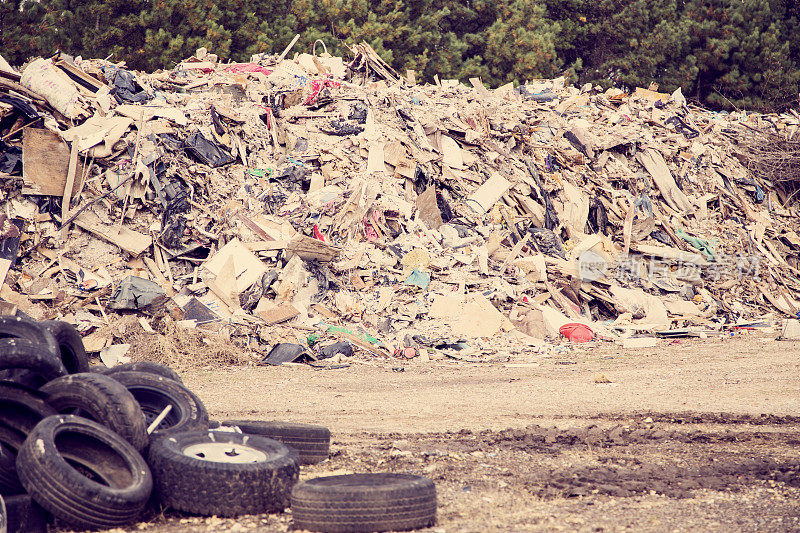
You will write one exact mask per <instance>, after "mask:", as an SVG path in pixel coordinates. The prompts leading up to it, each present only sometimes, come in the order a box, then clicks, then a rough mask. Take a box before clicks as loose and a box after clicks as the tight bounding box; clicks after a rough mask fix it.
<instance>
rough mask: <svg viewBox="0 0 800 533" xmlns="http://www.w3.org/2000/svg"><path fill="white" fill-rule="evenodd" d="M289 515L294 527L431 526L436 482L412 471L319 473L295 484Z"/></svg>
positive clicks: (341, 529) (333, 532)
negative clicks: (403, 472) (391, 472)
mask: <svg viewBox="0 0 800 533" xmlns="http://www.w3.org/2000/svg"><path fill="white" fill-rule="evenodd" d="M292 517H293V519H294V525H295V527H296V528H298V529H307V530H310V531H322V532H330V533H338V532H350V531H404V530H409V529H420V528H425V527H430V526H432V525H434V524H435V523H436V486H435V485H434V484H433V481H431V480H430V479H427V478H424V477H420V476H415V475H411V474H352V475H344V476H327V477H319V478H316V479H310V480H308V481H304V482H303V483H299V484H297V485H296V486H295V487H294V489H293V490H292Z"/></svg>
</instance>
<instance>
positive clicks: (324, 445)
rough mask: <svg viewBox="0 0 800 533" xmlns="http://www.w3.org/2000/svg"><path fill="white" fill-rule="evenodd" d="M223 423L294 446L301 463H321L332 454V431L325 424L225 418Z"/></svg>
mask: <svg viewBox="0 0 800 533" xmlns="http://www.w3.org/2000/svg"><path fill="white" fill-rule="evenodd" d="M222 425H223V426H236V427H238V428H239V429H241V430H242V432H243V433H247V434H248V435H258V436H261V437H268V438H270V439H275V440H277V441H279V442H282V443H284V444H285V445H286V446H289V447H290V448H294V449H295V450H297V454H298V455H299V457H300V464H301V465H311V464H316V463H319V462H321V461H324V460H325V459H327V458H328V455H329V454H330V447H331V432H330V430H329V429H328V428H326V427H323V426H313V425H311V424H295V423H291V422H268V421H261V420H225V421H224V422H222Z"/></svg>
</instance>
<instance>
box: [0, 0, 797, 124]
mask: <svg viewBox="0 0 800 533" xmlns="http://www.w3.org/2000/svg"><path fill="white" fill-rule="evenodd" d="M799 23H800V6H798V5H797V3H796V2H794V1H790V0H662V1H654V0H460V1H455V0H372V1H368V0H214V1H212V0H40V1H34V0H0V53H1V54H3V55H4V56H5V57H6V59H8V60H9V61H10V62H12V63H16V64H21V63H23V62H25V61H26V60H27V59H28V58H30V57H35V56H48V55H50V54H52V53H53V52H55V51H56V50H64V51H66V52H68V53H71V54H75V55H78V54H80V55H83V56H84V57H107V56H109V55H112V54H113V58H114V59H115V60H125V61H126V62H127V64H128V65H129V66H130V67H131V68H135V69H143V70H154V69H158V68H171V67H172V66H174V65H175V64H176V63H177V62H179V61H180V60H182V59H184V58H186V57H188V56H190V55H191V54H193V53H194V51H195V50H196V49H197V48H199V47H201V46H205V47H206V48H208V50H209V51H211V52H214V53H216V54H218V55H219V56H220V57H221V58H223V59H225V60H231V61H247V60H249V58H250V56H251V55H252V54H254V53H261V52H272V53H279V52H280V51H281V50H283V48H284V47H285V46H286V45H287V44H288V43H289V42H290V41H291V40H292V38H293V37H294V35H295V34H298V33H299V34H300V36H301V38H300V41H299V43H298V44H297V45H296V48H295V51H309V52H310V51H311V47H312V46H313V44H314V42H315V41H317V40H321V41H323V42H324V43H325V45H326V46H327V49H328V51H329V52H330V53H332V54H340V55H344V56H345V57H346V56H347V55H348V53H347V45H348V44H353V43H357V42H360V41H366V42H368V43H369V44H370V45H372V47H373V48H374V49H375V50H376V51H377V52H378V53H379V54H380V55H381V56H382V57H383V58H384V59H385V60H386V61H388V62H389V63H390V64H391V65H392V66H393V67H395V69H397V70H398V71H400V72H404V71H405V70H406V69H413V70H415V71H416V72H417V78H418V79H422V80H425V81H431V80H432V79H433V76H434V75H436V74H438V75H439V77H440V78H459V79H462V80H466V79H467V78H470V77H480V78H481V79H482V80H483V81H484V82H486V83H488V84H489V85H491V86H498V85H501V84H504V83H508V82H515V83H524V82H525V81H526V80H530V79H534V78H546V77H553V76H558V75H560V74H566V75H568V76H570V77H571V78H572V81H573V82H577V83H586V82H592V83H597V84H600V85H602V86H604V87H608V86H611V85H614V86H618V87H624V88H633V87H636V86H647V85H649V83H650V82H652V81H655V82H657V83H659V85H660V87H661V90H662V91H673V90H675V89H676V88H678V87H681V88H682V89H683V92H684V94H686V95H687V96H688V97H690V98H693V99H695V100H696V101H698V102H700V103H702V104H703V105H706V106H709V107H712V108H717V109H732V108H733V107H736V108H744V109H751V110H772V109H782V108H785V107H786V106H787V105H796V104H797V101H798V92H800V91H799V89H800V35H798V32H796V31H794V28H796V27H797V25H798V24H799ZM317 48H318V51H319V50H321V49H322V45H320V44H319V43H318V44H317Z"/></svg>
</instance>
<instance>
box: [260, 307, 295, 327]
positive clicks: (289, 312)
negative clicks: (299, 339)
mask: <svg viewBox="0 0 800 533" xmlns="http://www.w3.org/2000/svg"><path fill="white" fill-rule="evenodd" d="M299 314H300V311H298V310H297V309H296V308H295V307H294V306H293V305H292V304H290V303H283V304H280V305H276V306H275V307H272V308H270V309H266V310H264V311H260V312H259V313H258V316H260V317H261V318H263V319H264V322H266V323H267V325H269V326H274V325H275V324H280V323H281V322H286V321H287V320H291V319H293V318H294V317H296V316H297V315H299Z"/></svg>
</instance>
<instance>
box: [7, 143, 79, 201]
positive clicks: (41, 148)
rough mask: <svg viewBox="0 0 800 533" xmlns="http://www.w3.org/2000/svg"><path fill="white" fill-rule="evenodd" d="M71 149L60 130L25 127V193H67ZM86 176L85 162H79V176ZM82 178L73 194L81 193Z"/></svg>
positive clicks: (23, 158)
mask: <svg viewBox="0 0 800 533" xmlns="http://www.w3.org/2000/svg"><path fill="white" fill-rule="evenodd" d="M70 157H71V151H70V148H69V146H67V144H66V143H65V142H64V141H63V140H62V139H61V137H60V136H59V135H58V134H57V133H53V132H51V131H49V130H44V129H36V128H25V130H24V131H23V133H22V181H23V184H24V188H23V190H22V193H23V194H35V195H45V196H61V197H63V196H64V189H65V188H66V185H67V177H68V174H69V169H70ZM78 172H80V176H83V173H84V168H83V165H82V164H80V163H78V166H77V167H76V174H75V175H76V176H77V175H78ZM81 181H82V180H80V179H78V180H75V182H74V183H73V184H72V191H71V194H72V195H75V194H76V193H77V192H78V189H79V188H80V184H81Z"/></svg>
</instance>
